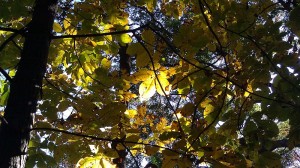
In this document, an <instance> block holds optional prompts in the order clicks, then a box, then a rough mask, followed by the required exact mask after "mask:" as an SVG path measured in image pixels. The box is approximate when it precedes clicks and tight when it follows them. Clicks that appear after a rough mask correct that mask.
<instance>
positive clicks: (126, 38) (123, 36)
mask: <svg viewBox="0 0 300 168" xmlns="http://www.w3.org/2000/svg"><path fill="white" fill-rule="evenodd" d="M120 38H121V41H122V42H123V43H130V42H131V37H130V36H129V35H128V34H121V36H120Z"/></svg>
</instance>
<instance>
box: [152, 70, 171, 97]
mask: <svg viewBox="0 0 300 168" xmlns="http://www.w3.org/2000/svg"><path fill="white" fill-rule="evenodd" d="M155 87H156V91H157V93H159V94H160V95H165V94H166V95H168V94H169V93H170V83H169V81H168V79H167V75H166V73H165V72H160V74H158V75H157V79H156V83H155Z"/></svg>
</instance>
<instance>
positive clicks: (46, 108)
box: [0, 0, 300, 167]
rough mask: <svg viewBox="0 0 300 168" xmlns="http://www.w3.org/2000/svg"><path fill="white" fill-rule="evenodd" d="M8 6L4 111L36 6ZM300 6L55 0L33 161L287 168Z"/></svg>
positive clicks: (294, 142)
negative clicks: (284, 165) (283, 158)
mask: <svg viewBox="0 0 300 168" xmlns="http://www.w3.org/2000/svg"><path fill="white" fill-rule="evenodd" d="M49 2H50V1H49ZM1 3H2V4H3V5H1V7H0V8H1V9H0V10H1V11H4V12H2V13H1V23H0V24H1V28H0V29H1V31H0V35H1V36H0V38H1V39H0V41H1V46H0V47H1V48H0V49H1V50H0V51H1V52H0V54H1V55H0V56H1V57H0V66H1V68H2V71H1V72H2V74H3V78H1V94H2V96H1V101H0V102H1V105H2V107H3V109H4V108H5V106H6V102H7V98H8V94H9V92H13V87H12V86H10V78H13V77H14V76H15V71H16V68H17V67H18V62H19V60H20V57H19V56H20V54H19V52H20V50H21V51H24V50H25V49H24V47H23V42H24V35H25V34H24V33H22V32H26V30H27V27H28V26H27V25H28V23H29V22H30V20H31V12H30V11H32V9H31V7H32V4H33V1H22V2H16V1H9V2H6V1H1ZM298 3H299V2H297V1H293V0H291V1H243V0H242V1H225V0H224V1H222V0H221V1H219V0H218V1H205V0H198V1H170V2H169V1H160V0H148V1H88V0H87V1H61V2H59V5H58V10H57V14H56V19H55V22H54V24H53V30H54V32H53V34H52V35H51V39H52V41H51V45H50V50H49V58H48V63H47V68H46V74H45V76H44V78H43V89H42V92H41V99H40V101H39V103H38V107H37V109H38V110H37V112H36V114H35V124H34V125H33V128H32V129H30V132H31V133H32V138H31V141H30V143H29V159H28V162H27V164H28V166H29V167H32V166H33V165H35V164H37V165H38V166H39V167H43V165H45V164H47V166H57V165H60V166H63V167H67V166H70V167H71V165H75V164H76V163H77V165H78V166H82V167H89V166H90V167H91V166H92V165H98V166H100V165H101V166H105V165H106V166H108V165H111V164H114V165H118V167H126V162H127V166H131V167H133V166H135V167H139V166H141V164H142V162H143V161H142V160H143V159H145V158H149V160H152V161H153V162H155V163H156V164H158V166H162V167H166V166H169V167H174V166H176V165H177V166H179V167H184V166H185V167H192V166H194V167H196V166H197V165H199V164H200V163H208V164H211V165H214V166H224V167H226V166H227V167H230V166H235V167H236V166H240V167H246V166H248V167H251V166H255V167H259V166H264V165H269V166H278V165H281V164H282V163H284V162H281V161H280V158H281V156H280V154H284V153H285V151H288V150H291V149H293V148H294V147H297V146H299V118H300V117H299V110H298V109H299V106H300V104H299V102H300V101H299V95H300V94H299V90H300V86H299V70H300V69H299V43H298V36H299V29H300V28H299V23H300V22H299V18H300V17H298V15H299V12H297V11H299V9H300V8H299V6H298ZM29 25H30V24H29ZM22 30H24V31H22ZM24 46H25V44H24ZM32 66H34V64H32ZM19 71H20V70H19ZM19 71H18V72H19ZM4 119H5V117H2V120H1V124H2V125H3V123H4V122H3V121H4ZM28 132H29V131H28ZM1 138H3V137H1ZM126 158H127V159H126ZM129 158H130V159H129ZM148 162H149V161H148Z"/></svg>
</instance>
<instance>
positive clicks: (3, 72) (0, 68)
mask: <svg viewBox="0 0 300 168" xmlns="http://www.w3.org/2000/svg"><path fill="white" fill-rule="evenodd" d="M0 72H1V73H2V75H3V76H4V77H5V78H6V80H8V81H9V82H10V83H11V82H12V78H11V77H10V76H9V75H8V74H7V73H6V71H5V70H4V69H3V68H2V67H0Z"/></svg>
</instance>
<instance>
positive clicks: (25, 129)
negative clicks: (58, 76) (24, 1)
mask: <svg viewBox="0 0 300 168" xmlns="http://www.w3.org/2000/svg"><path fill="white" fill-rule="evenodd" d="M56 7H57V0H36V2H35V7H34V11H33V16H32V21H31V22H30V23H29V26H28V29H27V30H26V32H25V34H26V35H25V42H24V47H23V51H22V53H21V60H20V62H19V64H18V69H17V73H16V75H15V77H14V78H13V80H12V82H11V85H10V94H9V98H8V102H7V106H6V109H5V114H4V119H5V120H6V122H2V123H1V127H0V167H1V168H7V167H13V168H23V167H25V163H26V158H27V148H28V142H29V140H30V128H31V127H32V125H33V115H34V113H35V112H36V106H37V101H38V98H39V93H40V91H41V87H42V80H43V76H44V73H45V71H46V63H47V57H48V50H49V45H50V41H51V33H52V25H53V21H54V15H55V10H56Z"/></svg>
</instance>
